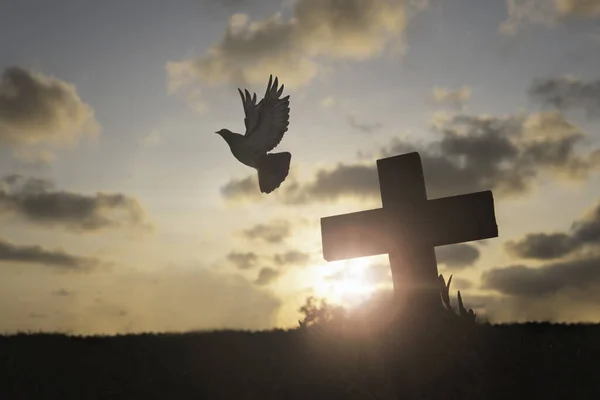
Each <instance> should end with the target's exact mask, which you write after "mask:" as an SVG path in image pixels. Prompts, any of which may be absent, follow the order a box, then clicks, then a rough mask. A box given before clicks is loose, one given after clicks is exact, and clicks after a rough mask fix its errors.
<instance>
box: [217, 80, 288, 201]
mask: <svg viewBox="0 0 600 400" xmlns="http://www.w3.org/2000/svg"><path fill="white" fill-rule="evenodd" d="M277 86H278V81H277V77H275V82H273V75H271V76H270V77H269V84H268V85H267V91H266V92H265V97H264V98H263V99H262V100H261V101H260V102H259V103H258V104H256V93H254V95H253V96H250V93H249V92H248V90H247V89H244V92H245V95H244V93H242V91H241V90H240V89H238V92H240V96H241V97H242V104H243V106H244V113H245V115H246V117H245V118H244V123H245V124H246V134H244V135H240V134H239V133H235V132H231V131H230V130H229V129H221V130H220V131H218V132H216V133H218V134H219V135H221V137H222V138H223V139H225V141H226V142H227V144H228V145H229V148H230V149H231V152H232V153H233V155H234V157H235V158H237V159H238V161H239V162H241V163H242V164H245V165H247V166H249V167H252V168H254V169H256V170H257V171H258V185H259V187H260V191H261V192H262V193H271V192H272V191H273V190H275V189H277V188H278V187H279V186H280V185H281V183H282V182H283V181H284V180H285V178H286V177H287V175H288V172H289V169H290V161H291V159H292V155H291V154H290V153H288V152H282V153H271V154H267V153H268V152H269V151H271V150H273V149H274V148H275V147H276V146H277V145H278V144H279V142H280V141H281V139H282V138H283V135H284V133H285V132H287V130H288V125H289V118H290V100H289V99H290V96H286V97H284V98H282V99H280V98H279V97H280V96H281V93H283V85H281V88H279V89H277Z"/></svg>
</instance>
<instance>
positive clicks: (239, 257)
mask: <svg viewBox="0 0 600 400" xmlns="http://www.w3.org/2000/svg"><path fill="white" fill-rule="evenodd" d="M227 260H229V261H230V262H231V263H232V264H233V265H235V266H236V268H238V269H241V270H246V269H252V268H254V266H255V265H256V262H257V261H258V256H257V255H256V253H252V252H248V253H238V252H235V251H234V252H231V253H229V254H228V255H227Z"/></svg>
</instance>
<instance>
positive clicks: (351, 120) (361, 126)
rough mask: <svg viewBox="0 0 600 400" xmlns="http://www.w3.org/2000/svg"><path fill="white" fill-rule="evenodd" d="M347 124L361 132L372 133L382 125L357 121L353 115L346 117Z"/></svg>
mask: <svg viewBox="0 0 600 400" xmlns="http://www.w3.org/2000/svg"><path fill="white" fill-rule="evenodd" d="M348 124H350V126H351V127H352V128H354V129H356V130H357V131H359V132H362V133H373V132H375V131H378V130H380V129H381V126H382V125H381V124H380V123H373V124H365V123H361V122H358V121H357V120H356V117H355V116H354V115H350V116H349V117H348Z"/></svg>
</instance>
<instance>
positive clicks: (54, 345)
mask: <svg viewBox="0 0 600 400" xmlns="http://www.w3.org/2000/svg"><path fill="white" fill-rule="evenodd" d="M311 330H312V331H311ZM309 332H310V333H309ZM474 333H475V335H474V336H473V337H474V339H473V341H472V342H470V343H469V345H471V346H472V347H473V348H475V349H477V351H476V352H475V353H476V357H477V362H475V361H473V360H471V359H469V358H468V357H466V355H465V354H466V353H465V354H460V352H461V351H463V350H464V349H462V348H459V349H458V352H457V351H454V350H455V349H452V345H451V342H452V340H453V339H454V338H451V337H447V338H446V340H442V341H441V342H440V345H441V346H440V347H439V348H450V349H452V351H450V352H449V353H448V354H446V355H445V356H444V355H442V354H441V352H439V349H438V351H436V352H435V353H436V354H435V359H436V360H437V363H436V364H435V365H436V366H437V367H436V371H435V372H434V375H435V374H437V375H438V377H437V378H436V379H437V382H438V384H437V385H434V387H433V389H434V390H433V392H434V394H435V395H436V396H437V397H434V398H440V399H442V398H443V399H450V398H468V397H467V396H470V397H472V396H477V397H472V398H486V399H506V398H543V399H567V398H576V399H594V398H600V380H598V376H599V375H598V374H599V371H600V367H599V366H598V360H600V340H599V339H600V325H556V324H548V323H530V324H520V325H479V326H477V327H476V328H475V332H474ZM315 335H316V337H318V338H319V340H318V341H317V340H315V339H314V337H315ZM376 344H377V342H376V341H374V340H373V339H372V338H369V337H346V336H342V337H341V336H340V335H339V334H336V333H334V332H332V331H329V330H327V329H326V328H321V330H320V331H319V333H317V334H315V328H305V329H296V330H290V331H282V330H277V331H266V332H243V331H219V332H205V333H189V334H177V335H176V334H158V335H154V334H142V335H126V336H116V337H85V338H81V337H69V336H64V335H58V334H30V335H27V334H19V335H13V336H4V337H0V398H1V399H11V400H12V399H38V398H39V399H84V398H85V399H105V398H113V399H120V398H123V399H138V398H139V399H166V398H169V399H171V398H172V399H369V398H372V399H387V398H390V399H391V398H406V397H402V396H401V395H402V394H403V393H404V394H405V393H406V390H404V389H405V388H406V387H405V386H403V382H404V381H403V379H402V376H400V375H396V376H394V374H393V373H392V370H393V369H394V368H395V367H392V366H391V365H393V364H390V363H389V359H390V357H388V356H386V354H389V353H391V351H390V350H389V349H386V348H385V346H377V345H376ZM324 349H327V351H323V350H324ZM386 350H387V352H386ZM431 350H432V351H433V350H434V349H431ZM426 353H427V352H426V351H421V354H420V358H421V359H426V358H427V357H428V355H427V354H426ZM415 360H417V362H415ZM418 360H419V358H418V357H417V358H412V362H411V364H412V365H409V366H408V367H410V368H412V370H413V371H414V372H415V373H416V374H417V375H419V374H421V375H424V374H426V371H423V370H422V369H421V368H420V367H421V366H420V364H419V362H418ZM399 368H402V367H399ZM396 371H399V369H396ZM427 373H430V372H429V371H427ZM469 393H471V394H469ZM456 396H462V397H456Z"/></svg>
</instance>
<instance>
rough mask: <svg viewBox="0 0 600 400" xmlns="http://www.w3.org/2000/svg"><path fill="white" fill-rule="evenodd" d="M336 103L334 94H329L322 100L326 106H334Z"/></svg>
mask: <svg viewBox="0 0 600 400" xmlns="http://www.w3.org/2000/svg"><path fill="white" fill-rule="evenodd" d="M335 104H336V100H335V98H334V97H333V96H327V97H325V98H323V100H321V105H322V106H323V107H325V108H330V107H333V106H334V105H335Z"/></svg>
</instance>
